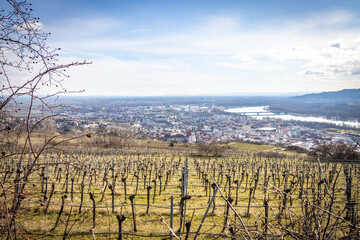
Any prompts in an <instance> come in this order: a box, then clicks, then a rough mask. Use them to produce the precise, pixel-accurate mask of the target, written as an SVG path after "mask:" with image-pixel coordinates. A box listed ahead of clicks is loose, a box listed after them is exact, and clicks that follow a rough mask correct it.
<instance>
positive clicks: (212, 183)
mask: <svg viewBox="0 0 360 240" xmlns="http://www.w3.org/2000/svg"><path fill="white" fill-rule="evenodd" d="M265 147H266V146H265ZM240 149H241V148H239V149H237V150H238V151H237V153H232V154H227V155H226V156H222V157H207V156H196V155H194V154H188V153H187V152H186V151H182V152H175V151H171V150H169V149H168V150H163V151H162V150H159V149H155V150H154V149H153V150H152V151H151V150H149V149H147V150H146V151H145V150H144V151H141V149H127V150H96V149H88V150H79V149H77V150H72V151H70V152H67V153H64V152H48V153H44V154H42V155H40V156H39V158H38V159H37V161H36V164H34V165H29V164H28V163H30V162H32V159H31V157H32V156H30V157H29V156H26V155H24V156H23V157H17V156H16V155H15V156H12V155H9V154H6V152H3V156H2V158H1V165H0V171H1V191H2V192H1V195H0V200H1V205H2V207H1V208H2V209H1V212H2V213H1V219H0V224H1V226H0V227H1V235H2V237H1V238H6V236H11V234H10V233H9V232H8V230H7V229H11V226H9V225H10V224H11V225H12V224H14V225H15V224H16V228H15V229H16V233H17V236H18V238H19V239H25V238H26V239H44V238H46V239H142V238H147V239H148V238H151V239H155V238H158V239H169V238H172V239H209V238H211V239H218V238H229V239H255V238H256V239H259V238H260V239H279V238H284V239H334V238H343V239H352V238H356V237H358V231H359V224H358V223H359V222H358V213H359V207H358V199H359V180H360V167H359V165H357V164H356V163H344V162H337V163H334V162H331V163H330V162H319V161H309V160H307V159H306V158H304V157H303V156H302V155H299V154H293V153H287V154H286V157H283V156H281V157H263V156H259V155H257V154H255V152H254V151H250V150H240ZM29 166H30V167H29ZM14 209H16V211H15V210H14ZM14 212H16V216H14V214H13V213H14Z"/></svg>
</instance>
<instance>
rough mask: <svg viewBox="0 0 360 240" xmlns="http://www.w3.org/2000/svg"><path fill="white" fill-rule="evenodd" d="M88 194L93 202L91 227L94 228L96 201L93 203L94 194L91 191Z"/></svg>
mask: <svg viewBox="0 0 360 240" xmlns="http://www.w3.org/2000/svg"><path fill="white" fill-rule="evenodd" d="M89 195H90V199H91V201H92V203H93V227H92V229H94V228H95V221H96V203H95V198H94V194H93V193H92V192H90V193H89Z"/></svg>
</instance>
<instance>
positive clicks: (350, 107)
mask: <svg viewBox="0 0 360 240" xmlns="http://www.w3.org/2000/svg"><path fill="white" fill-rule="evenodd" d="M269 105H270V110H271V111H273V112H277V113H289V114H300V115H306V116H325V117H327V118H333V117H335V118H338V119H342V120H357V121H360V89H344V90H341V91H336V92H322V93H313V94H305V95H302V96H295V97H289V98H287V99H286V100H285V101H284V100H280V101H277V102H274V103H270V104H269Z"/></svg>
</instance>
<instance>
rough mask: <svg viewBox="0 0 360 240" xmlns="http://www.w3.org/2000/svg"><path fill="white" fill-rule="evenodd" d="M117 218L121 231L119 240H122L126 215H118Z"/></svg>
mask: <svg viewBox="0 0 360 240" xmlns="http://www.w3.org/2000/svg"><path fill="white" fill-rule="evenodd" d="M116 219H117V220H118V223H119V233H118V238H117V239H118V240H122V223H123V221H125V219H126V217H125V216H123V215H116Z"/></svg>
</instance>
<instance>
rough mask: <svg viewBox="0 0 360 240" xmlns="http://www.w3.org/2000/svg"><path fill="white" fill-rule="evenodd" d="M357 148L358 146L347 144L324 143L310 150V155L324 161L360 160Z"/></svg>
mask: <svg viewBox="0 0 360 240" xmlns="http://www.w3.org/2000/svg"><path fill="white" fill-rule="evenodd" d="M355 149H356V147H353V146H350V145H347V144H338V145H329V144H323V145H320V146H318V147H316V148H315V149H314V150H312V151H310V152H309V153H308V156H309V157H310V158H313V159H317V158H319V159H320V160H322V161H359V160H360V155H359V153H357V152H356V151H355Z"/></svg>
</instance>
